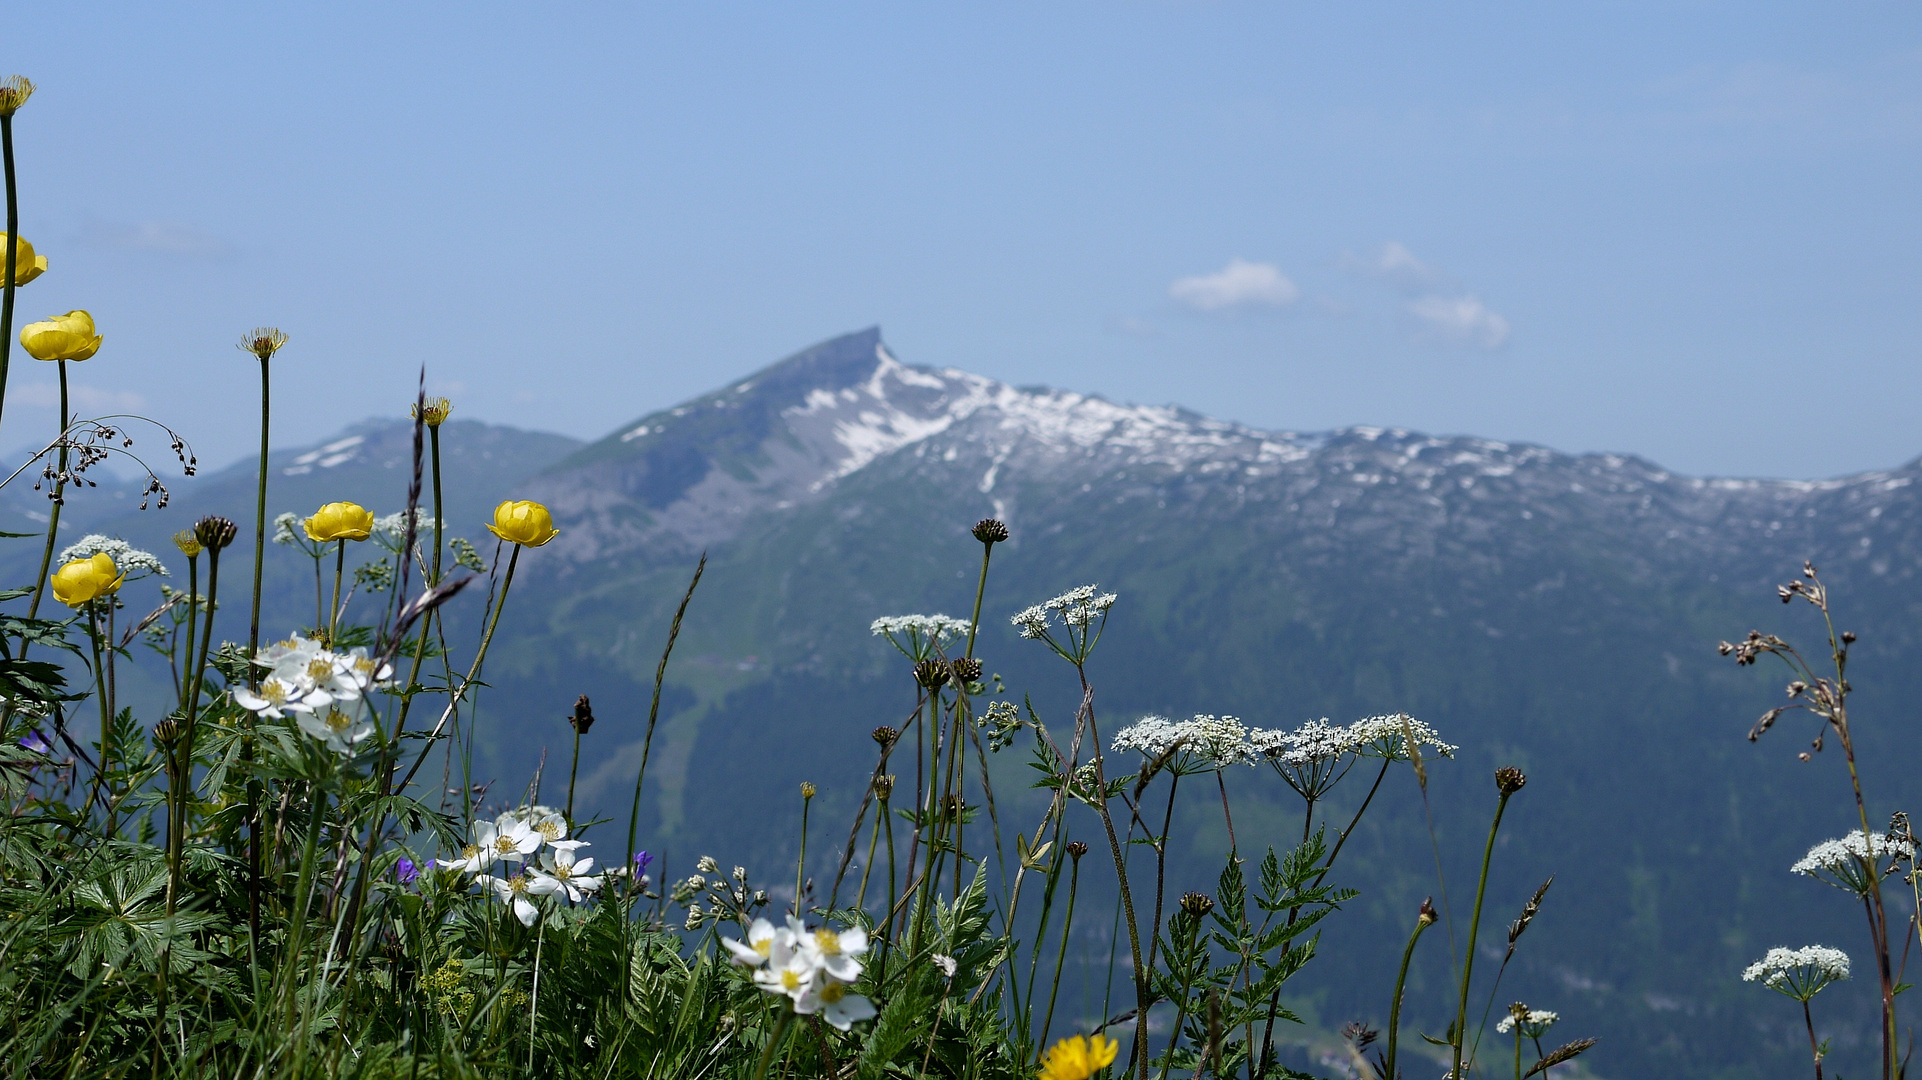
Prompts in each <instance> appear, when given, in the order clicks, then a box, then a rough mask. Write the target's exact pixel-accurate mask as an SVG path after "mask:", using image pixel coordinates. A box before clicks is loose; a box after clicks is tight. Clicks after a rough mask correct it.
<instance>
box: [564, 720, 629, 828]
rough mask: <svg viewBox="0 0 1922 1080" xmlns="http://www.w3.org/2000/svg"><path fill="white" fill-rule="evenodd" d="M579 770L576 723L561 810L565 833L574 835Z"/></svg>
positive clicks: (579, 758) (579, 751)
mask: <svg viewBox="0 0 1922 1080" xmlns="http://www.w3.org/2000/svg"><path fill="white" fill-rule="evenodd" d="M580 771H581V729H580V727H579V726H578V725H576V726H575V728H574V758H573V760H572V761H569V762H568V764H567V809H566V810H563V811H562V812H561V813H562V816H563V817H565V818H567V835H569V836H572V835H574V778H575V777H576V776H578V775H580ZM628 855H629V857H630V858H631V857H632V856H633V853H632V852H629V853H628Z"/></svg>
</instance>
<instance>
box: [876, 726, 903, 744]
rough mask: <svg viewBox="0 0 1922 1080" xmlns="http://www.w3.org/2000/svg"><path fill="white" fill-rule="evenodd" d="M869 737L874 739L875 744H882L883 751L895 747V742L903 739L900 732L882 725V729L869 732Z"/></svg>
mask: <svg viewBox="0 0 1922 1080" xmlns="http://www.w3.org/2000/svg"><path fill="white" fill-rule="evenodd" d="M868 735H869V736H870V737H872V738H873V739H874V741H875V742H877V743H879V744H881V747H882V748H883V749H886V748H887V747H890V746H893V745H894V740H896V739H898V738H900V737H901V733H900V732H898V731H896V730H894V729H893V728H891V727H889V726H887V725H886V724H882V725H881V726H880V727H878V728H875V729H874V730H873V731H870V732H868Z"/></svg>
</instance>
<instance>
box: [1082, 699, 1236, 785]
mask: <svg viewBox="0 0 1922 1080" xmlns="http://www.w3.org/2000/svg"><path fill="white" fill-rule="evenodd" d="M1177 745H1178V746H1179V749H1175V752H1174V754H1173V756H1172V757H1171V758H1170V759H1169V761H1168V763H1167V766H1166V767H1167V768H1168V769H1169V770H1170V771H1172V772H1176V773H1180V774H1183V775H1186V774H1188V773H1196V772H1207V771H1210V770H1214V769H1225V768H1227V767H1229V766H1230V765H1253V764H1255V762H1256V761H1257V760H1259V758H1258V757H1257V755H1256V753H1255V749H1254V747H1253V746H1251V745H1250V744H1249V742H1248V728H1247V727H1246V726H1244V725H1243V724H1242V722H1241V721H1240V720H1238V719H1236V718H1235V717H1232V716H1215V715H1212V714H1210V713H1196V714H1195V715H1194V716H1192V717H1189V718H1188V719H1186V720H1170V719H1168V718H1167V717H1165V716H1144V717H1142V718H1141V719H1140V720H1137V721H1135V722H1134V723H1133V724H1130V725H1128V726H1127V727H1125V728H1123V729H1121V731H1120V733H1118V734H1117V735H1115V737H1114V750H1115V752H1116V753H1123V752H1126V751H1129V750H1133V751H1135V752H1136V753H1138V754H1140V755H1141V756H1142V757H1144V758H1147V759H1148V760H1149V761H1154V760H1156V759H1158V758H1160V757H1161V756H1162V755H1164V754H1167V753H1169V751H1170V750H1171V749H1174V748H1175V747H1176V746H1177Z"/></svg>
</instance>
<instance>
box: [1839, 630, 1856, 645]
mask: <svg viewBox="0 0 1922 1080" xmlns="http://www.w3.org/2000/svg"><path fill="white" fill-rule="evenodd" d="M1842 644H1844V645H1853V644H1855V631H1853V630H1844V631H1842Z"/></svg>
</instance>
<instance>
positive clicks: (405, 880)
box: [394, 855, 420, 885]
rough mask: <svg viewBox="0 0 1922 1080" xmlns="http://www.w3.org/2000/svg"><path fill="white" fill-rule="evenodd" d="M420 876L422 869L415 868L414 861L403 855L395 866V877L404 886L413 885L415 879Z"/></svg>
mask: <svg viewBox="0 0 1922 1080" xmlns="http://www.w3.org/2000/svg"><path fill="white" fill-rule="evenodd" d="M419 876H420V867H418V866H415V865H414V860H412V859H410V858H408V857H407V856H405V855H402V856H401V857H400V861H399V862H397V863H395V864H394V877H396V878H398V879H399V880H400V883H401V884H402V885H412V884H413V883H414V879H415V878H417V877H419Z"/></svg>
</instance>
